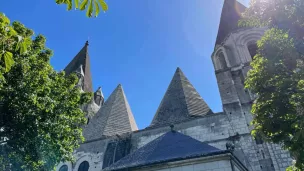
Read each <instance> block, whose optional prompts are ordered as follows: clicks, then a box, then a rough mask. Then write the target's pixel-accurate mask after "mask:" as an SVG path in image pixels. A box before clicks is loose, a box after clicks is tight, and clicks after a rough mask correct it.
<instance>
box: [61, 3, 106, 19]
mask: <svg viewBox="0 0 304 171" xmlns="http://www.w3.org/2000/svg"><path fill="white" fill-rule="evenodd" d="M56 3H57V4H66V5H67V9H68V10H71V9H72V8H73V6H74V7H75V9H79V10H81V11H84V10H87V12H86V16H87V17H97V16H98V15H99V13H100V11H101V10H102V11H104V12H106V11H107V10H108V5H107V3H106V2H105V1H104V0H56Z"/></svg>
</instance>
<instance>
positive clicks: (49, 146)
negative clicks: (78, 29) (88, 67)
mask: <svg viewBox="0 0 304 171" xmlns="http://www.w3.org/2000/svg"><path fill="white" fill-rule="evenodd" d="M0 31H1V32H0V40H1V44H0V49H1V50H2V58H1V60H0V67H1V68H0V69H1V70H0V74H1V75H2V80H1V87H0V153H1V156H0V166H1V167H2V168H1V167H0V169H1V170H4V169H8V168H10V169H11V170H30V171H36V170H37V171H38V170H39V171H41V170H52V169H54V167H55V165H56V164H57V163H58V162H59V161H61V160H72V158H73V156H72V153H73V151H74V149H75V148H77V147H78V146H79V145H78V144H79V143H80V142H82V141H83V140H84V138H83V136H82V129H81V125H83V124H84V123H85V122H86V119H85V113H84V112H83V111H82V110H81V109H80V105H82V104H85V103H86V102H88V101H89V100H90V99H91V96H92V95H91V94H88V93H81V91H80V89H79V88H77V87H76V86H75V85H76V84H77V82H78V78H77V76H76V75H75V74H71V75H69V76H65V73H64V72H59V73H58V72H56V71H55V70H54V69H53V68H52V66H51V65H50V57H51V56H52V51H51V50H50V49H48V48H46V47H45V42H46V39H45V37H44V36H42V35H38V36H35V37H34V36H33V31H32V30H30V29H28V28H26V27H25V26H24V25H22V24H21V23H19V22H13V23H12V24H11V25H10V21H9V19H8V18H7V17H5V16H4V15H2V14H0ZM32 38H33V39H32ZM5 53H9V57H8V58H9V61H14V62H13V63H12V62H9V65H7V64H6V62H7V61H6V60H5V59H4V60H3V56H4V55H3V54H5ZM7 66H9V67H7ZM7 68H9V69H10V70H7Z"/></svg>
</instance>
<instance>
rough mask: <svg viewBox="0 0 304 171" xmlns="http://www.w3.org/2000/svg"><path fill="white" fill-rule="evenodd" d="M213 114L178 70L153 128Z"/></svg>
mask: <svg viewBox="0 0 304 171" xmlns="http://www.w3.org/2000/svg"><path fill="white" fill-rule="evenodd" d="M210 113H212V111H211V109H210V108H209V106H208V105H207V104H206V102H205V101H204V100H203V99H202V97H201V96H200V95H199V94H198V92H197V91H196V90H195V88H194V87H193V85H192V84H191V83H190V82H189V80H188V79H187V78H186V77H185V75H184V73H183V72H182V70H181V69H180V68H177V69H176V71H175V74H174V76H173V78H172V81H171V83H170V85H169V87H168V89H167V91H166V93H165V96H164V97H163V99H162V101H161V103H160V105H159V107H158V109H157V112H156V114H155V116H154V118H153V121H152V123H151V126H159V125H169V124H173V123H178V122H181V121H184V120H187V119H189V118H191V117H192V116H203V115H206V114H210Z"/></svg>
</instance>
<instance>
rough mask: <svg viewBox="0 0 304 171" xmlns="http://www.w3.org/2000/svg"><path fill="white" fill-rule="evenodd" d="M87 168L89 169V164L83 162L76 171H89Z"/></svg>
mask: <svg viewBox="0 0 304 171" xmlns="http://www.w3.org/2000/svg"><path fill="white" fill-rule="evenodd" d="M89 167H90V165H89V162H87V161H83V162H82V163H81V164H80V165H79V167H78V171H88V170H89Z"/></svg>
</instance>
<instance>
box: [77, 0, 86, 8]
mask: <svg viewBox="0 0 304 171" xmlns="http://www.w3.org/2000/svg"><path fill="white" fill-rule="evenodd" d="M87 4H88V0H83V1H82V3H81V4H80V7H79V9H80V10H84V9H85V7H86V5H87Z"/></svg>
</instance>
